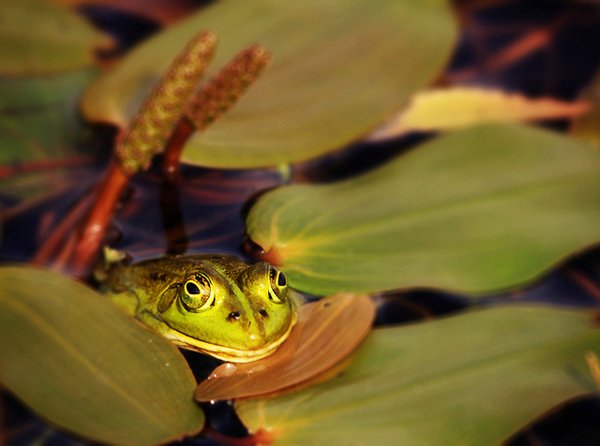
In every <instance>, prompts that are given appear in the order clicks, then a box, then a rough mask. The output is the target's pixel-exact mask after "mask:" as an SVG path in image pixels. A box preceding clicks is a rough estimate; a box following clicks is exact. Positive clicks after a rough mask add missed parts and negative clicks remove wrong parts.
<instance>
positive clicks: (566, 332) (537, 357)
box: [236, 306, 600, 446]
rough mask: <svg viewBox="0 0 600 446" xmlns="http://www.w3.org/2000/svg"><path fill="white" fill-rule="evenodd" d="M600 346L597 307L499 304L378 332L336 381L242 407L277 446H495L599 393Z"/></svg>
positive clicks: (249, 423) (240, 410) (248, 421)
mask: <svg viewBox="0 0 600 446" xmlns="http://www.w3.org/2000/svg"><path fill="white" fill-rule="evenodd" d="M323 342H326V341H325V340H324V341H323ZM599 348H600V330H599V329H598V326H597V323H594V322H593V314H591V313H590V312H585V311H567V310H557V309H551V308H547V307H542V306H537V307H535V306H534V307H522V306H521V307H503V308H491V309H486V310H479V311H473V312H471V313H467V314H464V315H461V316H455V317H452V318H448V319H443V320H439V321H435V322H428V323H422V324H416V325H411V326H407V327H398V328H388V329H379V330H375V331H373V332H372V333H371V335H370V336H369V337H368V338H367V340H366V341H365V343H364V344H363V345H362V346H361V347H360V349H359V352H358V354H357V355H356V357H355V358H354V361H353V362H352V364H351V365H350V367H349V368H347V369H346V370H345V371H344V373H343V374H342V375H341V376H339V377H338V378H336V379H334V380H332V381H329V382H326V383H323V384H320V385H318V386H315V387H311V388H309V389H305V390H303V391H300V392H297V393H294V394H291V395H286V396H283V397H279V398H274V399H267V400H242V401H240V402H238V403H236V408H237V410H238V414H239V415H240V417H241V419H242V421H243V422H244V423H245V424H246V426H248V428H249V429H250V431H251V432H257V431H259V430H260V429H262V430H263V432H262V436H263V437H269V436H271V437H273V438H274V439H275V441H274V442H273V445H276V446H285V445H295V446H302V445H311V446H319V445H326V446H328V445H332V444H343V445H348V446H354V445H356V446H357V445H364V444H374V445H388V444H389V445H392V444H399V445H403V446H413V445H415V446H417V445H418V446H421V445H445V446H454V445H457V446H458V445H460V446H469V445H473V446H479V445H495V444H500V443H501V442H502V441H503V440H504V439H506V438H507V437H509V436H510V435H511V434H512V433H513V432H514V431H516V430H517V429H519V428H520V427H522V426H523V425H524V424H525V423H527V422H528V421H530V420H531V419H532V418H534V417H535V416H537V415H539V414H541V413H542V412H544V411H546V410H547V409H550V408H551V407H554V406H555V405H556V404H558V403H560V402H561V401H564V400H566V399H568V398H572V397H574V396H576V395H581V394H584V393H586V392H594V391H596V390H597V389H596V386H595V383H594V380H593V378H592V376H591V373H590V371H589V369H588V367H587V365H586V362H585V359H584V357H585V355H586V353H587V352H589V351H594V352H596V353H598V352H599V351H600V350H599ZM265 430H266V431H267V432H264V431H265Z"/></svg>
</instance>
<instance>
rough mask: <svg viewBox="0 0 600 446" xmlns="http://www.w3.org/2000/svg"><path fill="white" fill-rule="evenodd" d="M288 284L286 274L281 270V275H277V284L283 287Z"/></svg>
mask: <svg viewBox="0 0 600 446" xmlns="http://www.w3.org/2000/svg"><path fill="white" fill-rule="evenodd" d="M286 285H287V279H286V278H285V274H283V273H281V272H280V273H279V276H277V286H280V287H281V288H283V287H284V286H286Z"/></svg>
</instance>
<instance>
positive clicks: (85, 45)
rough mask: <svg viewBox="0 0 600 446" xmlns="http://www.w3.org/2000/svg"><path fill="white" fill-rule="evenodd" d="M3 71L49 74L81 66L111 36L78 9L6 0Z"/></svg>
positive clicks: (0, 49) (0, 50)
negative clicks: (85, 18) (78, 12)
mask: <svg viewBox="0 0 600 446" xmlns="http://www.w3.org/2000/svg"><path fill="white" fill-rule="evenodd" d="M0 42H1V44H0V74H3V75H7V74H9V75H23V74H28V75H31V74H48V73H58V72H64V71H70V70H74V69H80V68H83V67H85V66H87V65H89V64H90V63H91V62H92V60H93V51H94V49H96V48H97V47H98V46H106V45H107V44H108V42H109V41H108V39H107V38H106V37H105V36H104V35H102V34H101V33H100V32H99V31H97V30H95V29H94V28H93V27H92V26H91V25H90V24H89V23H86V22H85V20H84V19H83V18H82V17H80V16H78V15H77V14H76V13H74V12H72V11H70V10H68V9H67V8H65V7H63V6H58V5H56V4H53V2H51V1H48V0H3V2H2V8H0Z"/></svg>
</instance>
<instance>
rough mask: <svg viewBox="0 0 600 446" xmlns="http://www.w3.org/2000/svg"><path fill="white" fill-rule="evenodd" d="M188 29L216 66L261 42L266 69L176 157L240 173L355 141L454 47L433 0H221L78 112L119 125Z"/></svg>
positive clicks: (96, 88)
mask: <svg viewBox="0 0 600 446" xmlns="http://www.w3.org/2000/svg"><path fill="white" fill-rule="evenodd" d="M199 30H209V31H213V32H214V33H215V34H216V35H217V36H218V37H219V48H218V51H217V57H216V59H215V62H214V64H213V66H214V68H215V69H216V68H218V67H220V66H222V65H224V63H225V62H226V61H227V60H229V59H231V58H232V57H233V55H234V54H235V53H236V52H238V51H240V50H241V49H243V48H245V47H248V46H249V45H252V44H254V43H258V44H260V45H263V46H265V47H266V48H267V49H268V50H269V51H271V53H272V55H273V59H272V63H271V65H270V66H269V67H268V69H267V70H266V71H265V73H264V74H263V75H262V76H261V78H260V79H259V80H258V82H257V83H256V84H255V85H253V86H252V88H251V89H250V91H249V92H248V93H247V95H245V96H244V98H242V99H241V101H240V102H239V103H238V104H236V106H235V107H234V108H233V110H231V111H230V112H228V113H227V114H226V115H225V116H223V118H222V119H221V120H220V121H219V122H217V123H215V124H214V125H213V126H211V127H210V128H209V129H208V130H207V131H206V132H203V133H202V134H198V135H196V136H195V137H194V138H192V139H191V140H190V141H189V143H188V145H187V146H186V149H185V151H184V160H186V161H189V162H193V163H198V164H203V165H210V166H220V167H251V166H262V165H271V164H276V163H285V162H289V161H292V160H299V159H306V158H309V157H312V156H315V155H318V154H320V153H323V152H325V151H327V150H330V149H332V148H335V147H339V146H340V145H342V144H345V143H348V142H349V141H351V140H353V139H355V138H357V137H358V136H360V135H361V134H364V133H366V132H367V131H369V130H370V129H372V128H374V127H375V126H376V125H377V124H378V123H379V122H381V120H382V119H384V118H386V117H388V116H390V115H391V114H392V112H393V111H395V110H397V109H398V108H399V107H400V106H401V105H402V103H403V101H404V100H405V99H406V98H407V97H408V96H409V95H410V94H411V93H412V92H414V91H416V90H418V89H419V88H421V87H423V86H425V85H426V84H427V83H429V82H430V81H431V80H432V79H433V77H434V76H435V75H436V74H437V73H439V71H440V69H441V68H442V67H443V66H444V64H445V63H446V61H447V60H448V58H449V56H450V51H451V50H452V47H453V43H454V24H453V18H452V15H451V13H450V9H449V5H448V3H447V2H446V1H443V0H425V1H419V2H415V1H411V0H403V1H398V0H384V1H380V2H377V6H376V7H375V6H374V5H373V2H369V1H367V0H351V1H347V0H333V1H327V2H323V1H318V0H307V1H303V2H301V3H298V2H282V1H276V0H255V1H252V2H248V3H240V2H239V1H235V0H221V1H219V2H216V3H215V4H214V5H211V6H209V7H208V8H206V9H203V10H202V11H201V12H200V13H199V14H198V15H196V16H194V17H192V18H191V19H189V20H187V21H185V22H183V23H182V24H181V25H179V26H175V27H173V28H171V29H169V30H167V31H166V32H164V33H161V34H160V35H159V36H157V37H156V38H154V39H152V40H150V41H149V42H147V44H144V45H142V46H141V47H139V48H138V49H136V50H135V51H133V52H132V53H131V54H130V55H129V56H128V57H127V58H126V59H125V60H124V61H123V63H121V64H120V65H119V66H118V67H116V68H115V69H114V70H112V71H111V72H109V73H108V74H107V75H106V76H104V77H103V78H101V79H100V80H99V81H98V82H97V83H95V84H94V85H93V86H92V87H91V88H90V89H89V90H88V91H87V94H86V95H85V98H84V104H83V105H84V112H85V114H86V115H87V117H88V118H90V119H92V120H97V121H103V122H106V121H111V122H116V123H118V124H120V125H122V126H125V125H126V124H127V123H128V122H129V120H130V119H131V117H132V115H133V114H134V113H135V112H136V111H137V109H138V107H139V104H140V103H141V101H142V99H143V98H144V96H145V95H146V94H147V92H148V90H149V88H150V87H151V86H152V84H153V82H154V81H155V80H156V79H158V77H159V75H160V73H161V72H162V71H163V70H164V69H165V68H166V66H167V63H168V61H170V60H171V59H172V58H173V56H174V55H175V54H176V53H177V52H178V51H179V50H180V49H181V47H182V45H183V44H184V43H185V42H187V41H188V40H189V39H190V38H191V36H192V35H194V34H195V33H196V32H198V31H199Z"/></svg>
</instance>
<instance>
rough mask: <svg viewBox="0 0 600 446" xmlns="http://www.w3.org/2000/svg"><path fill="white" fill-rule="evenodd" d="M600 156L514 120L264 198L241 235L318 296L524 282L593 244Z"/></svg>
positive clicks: (481, 288) (599, 213) (475, 288)
mask: <svg viewBox="0 0 600 446" xmlns="http://www.w3.org/2000/svg"><path fill="white" fill-rule="evenodd" d="M599 219H600V152H598V151H597V150H596V149H595V148H594V147H592V146H588V145H585V144H582V143H580V142H577V141H575V140H573V139H569V138H567V137H564V136H560V135H558V134H555V133H552V132H548V131H544V130H540V129H535V128H529V127H524V126H511V125H490V126H482V127H476V128H471V129H468V130H464V131H459V132H456V133H454V134H451V135H448V136H444V137H439V138H436V139H434V140H432V141H429V142H427V143H425V144H423V145H421V146H418V147H416V148H414V149H413V150H412V151H410V152H408V153H406V154H404V155H401V156H399V157H398V158H396V159H395V160H393V161H391V162H389V163H388V164H386V165H385V166H383V167H381V168H377V169H375V170H373V171H371V172H368V173H366V174H364V175H361V176H359V177H356V178H352V179H349V180H346V181H342V182H338V183H333V184H326V185H292V186H287V187H281V188H279V189H276V190H274V191H271V192H268V193H266V194H264V195H263V196H261V197H260V199H259V200H258V201H257V203H256V204H255V205H254V207H253V208H252V209H251V210H250V213H249V215H248V217H247V220H246V224H247V231H248V233H249V235H250V237H251V238H252V240H254V241H255V242H256V243H257V244H258V245H260V246H261V247H262V248H264V249H265V251H266V257H267V258H268V259H269V260H271V261H272V262H274V263H276V264H277V265H279V266H280V267H281V268H282V269H283V270H284V271H285V273H286V274H288V276H289V278H290V281H291V283H293V284H294V287H296V288H298V289H300V290H302V291H308V292H310V293H315V294H323V295H326V294H331V293H334V292H338V291H352V292H364V291H377V290H386V289H393V288H406V287H435V288H446V289H452V290H458V291H462V292H466V293H472V294H478V293H485V292H491V291H496V290H500V289H505V288H510V287H514V286H517V285H522V284H524V283H526V282H528V281H531V280H532V279H534V278H536V277H538V276H539V275H540V274H542V273H543V272H545V271H547V270H548V269H550V268H551V267H552V266H554V265H555V264H556V263H557V262H560V261H562V260H563V259H564V258H565V257H566V256H568V255H570V254H572V253H574V252H577V251H579V250H582V249H584V248H585V247H587V246H589V245H592V244H594V243H596V242H598V241H599V240H600V226H599V225H598V221H599Z"/></svg>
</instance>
